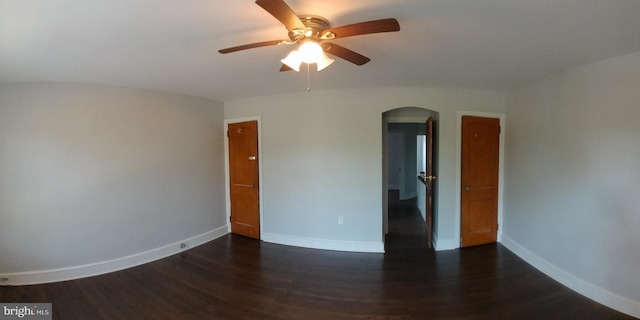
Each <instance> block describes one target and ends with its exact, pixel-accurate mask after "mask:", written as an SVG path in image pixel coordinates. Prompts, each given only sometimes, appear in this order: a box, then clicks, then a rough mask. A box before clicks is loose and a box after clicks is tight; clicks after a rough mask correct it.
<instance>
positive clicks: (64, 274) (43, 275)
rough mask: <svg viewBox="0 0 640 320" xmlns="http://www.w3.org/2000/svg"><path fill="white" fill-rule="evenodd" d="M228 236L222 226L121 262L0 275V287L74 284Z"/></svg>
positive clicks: (120, 259) (133, 255)
mask: <svg viewBox="0 0 640 320" xmlns="http://www.w3.org/2000/svg"><path fill="white" fill-rule="evenodd" d="M227 233H229V231H228V227H227V226H223V227H220V228H217V229H214V230H211V231H208V232H205V233H203V234H200V235H197V236H195V237H191V238H188V239H185V240H182V241H178V242H175V243H172V244H169V245H166V246H163V247H159V248H155V249H151V250H148V251H145V252H140V253H136V254H132V255H129V256H126V257H122V258H116V259H113V260H108V261H101V262H96V263H91V264H85V265H81V266H74V267H67V268H60V269H51V270H41V271H29V272H18V273H8V274H0V279H4V281H2V283H0V285H3V286H18V285H29V284H41V283H50V282H58V281H66V280H74V279H80V278H86V277H92V276H97V275H101V274H105V273H110V272H114V271H119V270H123V269H127V268H131V267H135V266H138V265H141V264H145V263H148V262H152V261H156V260H159V259H162V258H166V257H168V256H171V255H174V254H176V253H179V252H182V251H185V250H188V249H190V248H193V247H197V246H199V245H202V244H205V243H207V242H209V241H211V240H214V239H217V238H219V237H221V236H224V235H226V234H227ZM182 243H184V244H186V247H185V248H181V244H182Z"/></svg>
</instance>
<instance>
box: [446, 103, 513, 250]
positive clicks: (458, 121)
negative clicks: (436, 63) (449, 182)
mask: <svg viewBox="0 0 640 320" xmlns="http://www.w3.org/2000/svg"><path fill="white" fill-rule="evenodd" d="M463 116H474V117H485V118H497V119H500V155H499V161H500V163H499V165H498V234H497V235H496V236H497V241H498V242H501V241H502V228H503V223H502V222H503V221H502V217H503V211H502V210H503V200H504V197H503V194H504V139H505V135H506V131H505V127H504V122H505V115H504V113H494V112H477V111H458V112H456V131H457V132H456V180H455V183H456V207H455V208H456V212H457V214H456V217H455V226H454V227H455V239H456V241H457V247H458V248H460V246H461V244H462V242H461V240H460V237H461V231H460V228H461V218H462V206H461V203H460V202H461V201H462V194H461V190H460V189H461V188H462V117H463Z"/></svg>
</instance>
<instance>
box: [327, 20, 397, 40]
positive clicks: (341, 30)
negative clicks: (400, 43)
mask: <svg viewBox="0 0 640 320" xmlns="http://www.w3.org/2000/svg"><path fill="white" fill-rule="evenodd" d="M395 31H400V24H399V23H398V20H396V19H394V18H389V19H380V20H372V21H366V22H360V23H354V24H349V25H346V26H341V27H336V28H329V29H327V30H324V31H322V35H321V38H322V39H333V38H346V37H351V36H358V35H361V34H370V33H380V32H395Z"/></svg>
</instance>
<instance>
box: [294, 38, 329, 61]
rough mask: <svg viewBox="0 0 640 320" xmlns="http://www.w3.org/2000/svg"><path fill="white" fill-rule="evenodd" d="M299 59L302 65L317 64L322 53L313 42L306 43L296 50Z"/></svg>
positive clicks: (318, 46) (320, 48)
mask: <svg viewBox="0 0 640 320" xmlns="http://www.w3.org/2000/svg"><path fill="white" fill-rule="evenodd" d="M298 52H299V53H300V59H301V60H302V62H304V63H317V62H318V61H320V60H321V59H322V58H323V55H324V51H323V50H322V47H320V45H319V44H318V43H317V42H315V41H306V42H304V43H302V44H301V45H300V47H299V48H298Z"/></svg>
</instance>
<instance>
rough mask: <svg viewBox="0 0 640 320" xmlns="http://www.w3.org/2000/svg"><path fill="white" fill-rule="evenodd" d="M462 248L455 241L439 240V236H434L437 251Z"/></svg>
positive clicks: (434, 245)
mask: <svg viewBox="0 0 640 320" xmlns="http://www.w3.org/2000/svg"><path fill="white" fill-rule="evenodd" d="M459 247H460V243H458V241H455V240H453V239H438V236H435V235H434V236H433V248H434V249H435V250H436V251H445V250H455V249H458V248H459Z"/></svg>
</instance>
